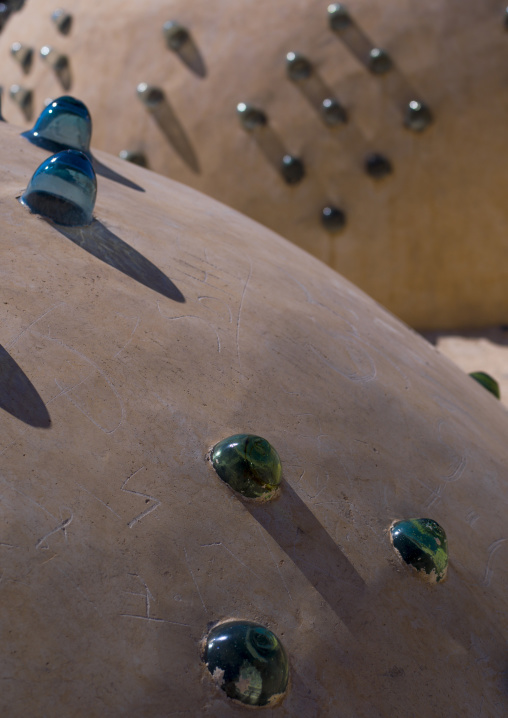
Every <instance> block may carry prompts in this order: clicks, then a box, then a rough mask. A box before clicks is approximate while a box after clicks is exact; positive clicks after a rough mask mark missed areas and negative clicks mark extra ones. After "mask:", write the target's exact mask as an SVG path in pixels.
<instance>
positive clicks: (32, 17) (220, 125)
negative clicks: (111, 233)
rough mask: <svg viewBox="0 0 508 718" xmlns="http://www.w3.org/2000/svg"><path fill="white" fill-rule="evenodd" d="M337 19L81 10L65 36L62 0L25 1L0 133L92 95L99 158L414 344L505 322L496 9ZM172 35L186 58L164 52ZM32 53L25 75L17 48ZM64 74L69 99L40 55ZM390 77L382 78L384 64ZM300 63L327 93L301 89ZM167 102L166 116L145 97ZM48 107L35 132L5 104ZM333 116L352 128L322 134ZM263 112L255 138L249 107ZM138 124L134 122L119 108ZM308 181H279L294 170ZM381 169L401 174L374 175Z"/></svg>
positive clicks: (110, 7) (378, 12)
mask: <svg viewBox="0 0 508 718" xmlns="http://www.w3.org/2000/svg"><path fill="white" fill-rule="evenodd" d="M327 5H328V2H327V1H326V0H277V1H276V2H274V0H242V1H241V2H239V1H238V0H207V2H198V3H195V2H190V1H189V0H145V2H142V3H141V2H139V0H108V2H103V0H66V3H65V9H66V10H68V11H69V12H71V13H72V15H73V23H72V29H71V31H70V32H69V34H67V35H62V34H61V33H60V32H58V30H57V28H56V27H55V25H54V24H53V23H52V21H51V17H50V16H51V13H52V12H53V11H54V9H55V0H37V1H34V0H33V1H31V2H27V3H26V4H25V7H24V9H23V10H22V11H21V12H19V13H16V14H15V15H13V17H12V19H11V20H10V21H9V23H8V25H7V26H6V28H5V31H4V32H3V33H2V35H1V36H0V63H1V67H2V74H1V81H2V84H3V85H4V88H5V92H4V102H3V113H4V116H5V117H6V118H7V119H8V120H9V121H10V122H13V123H15V124H23V126H24V127H25V128H28V127H31V126H32V124H33V121H34V119H35V117H36V116H37V115H38V113H39V112H40V111H41V110H42V107H43V102H44V101H45V100H46V99H47V98H55V97H58V96H59V95H62V94H67V93H68V92H70V93H71V94H74V95H76V96H77V97H79V98H80V99H82V100H83V101H84V102H85V103H86V104H87V105H88V106H89V108H90V111H91V114H92V118H93V123H94V132H93V144H94V146H95V147H97V148H100V149H103V150H107V151H108V152H112V153H114V154H118V153H119V152H121V151H122V150H128V151H130V152H135V153H143V154H144V155H145V157H146V161H147V162H148V166H149V167H150V168H151V169H153V170H155V171H156V172H160V173H162V174H165V175H168V176H170V177H172V178H173V179H176V180H178V181H180V182H184V183H185V184H187V185H190V186H192V187H194V188H196V189H198V190H199V191H201V192H204V193H205V194H207V195H210V196H213V197H215V198H216V199H218V200H220V201H221V202H225V203H226V204H228V205H230V206H232V207H234V208H236V209H238V210H239V211H241V212H243V213H244V214H246V215H248V216H250V217H252V218H253V219H255V220H257V221H259V222H262V223H263V224H265V225H266V226H268V227H270V228H271V229H273V230H274V231H276V232H279V233H280V234H282V235H283V236H285V237H287V238H288V239H289V240H290V241H292V242H294V243H296V244H297V245H299V246H301V247H303V248H304V249H306V250H307V251H309V252H310V253H312V254H314V256H316V257H318V258H319V259H321V260H322V261H324V262H326V263H328V264H330V266H332V267H334V268H335V269H336V270H337V271H339V272H341V274H343V275H344V276H346V277H347V278H349V279H350V280H351V281H353V282H354V283H355V284H357V285H358V286H359V287H361V288H362V289H364V290H365V291H366V292H367V293H368V294H369V295H371V296H372V297H374V298H375V299H376V300H377V301H379V302H381V303H382V304H383V305H384V306H386V307H387V308H388V309H390V310H391V311H392V312H394V313H395V314H396V315H397V316H399V317H401V318H402V319H403V320H404V321H406V322H408V323H409V324H410V325H411V326H413V327H416V328H418V329H422V330H426V329H439V328H441V329H448V328H451V327H458V326H460V327H472V326H475V327H477V326H486V325H489V324H495V323H503V322H506V317H507V315H508V293H507V292H506V291H505V287H506V285H507V282H508V264H507V263H506V262H504V261H502V259H501V258H502V257H504V253H505V247H506V231H505V228H506V224H507V222H508V205H507V203H506V197H505V191H504V188H505V187H506V186H507V185H508V164H507V163H506V161H505V148H506V146H507V145H508V125H507V123H506V122H505V117H507V116H508V93H507V92H506V84H507V82H508V77H507V69H506V67H507V65H506V62H505V57H506V46H507V33H506V29H505V24H504V19H505V18H504V16H505V8H506V3H504V4H503V2H501V1H500V0H481V1H479V0H448V1H447V2H445V3H443V2H442V1H441V0H426V1H425V2H416V1H415V0H387V1H385V2H376V1H375V0H350V2H349V3H348V2H346V5H347V6H348V8H349V11H350V14H351V18H352V20H353V24H352V26H351V27H350V29H349V30H348V31H347V32H343V33H334V32H332V30H331V29H330V28H329V25H328V19H327ZM168 20H176V21H178V22H179V23H181V24H182V25H183V26H184V27H185V28H187V30H188V32H189V33H190V35H189V37H190V41H189V42H188V43H187V44H186V45H185V46H184V47H183V48H182V49H181V51H180V52H175V51H172V50H170V49H169V48H168V47H167V44H166V41H165V38H164V36H163V33H162V27H163V24H164V23H165V22H166V21H168ZM14 42H20V43H23V44H25V45H27V46H29V47H32V48H33V49H34V53H35V54H34V60H33V63H32V67H31V69H30V71H29V72H28V73H27V74H25V73H24V72H23V70H22V67H21V66H20V64H19V62H17V61H16V60H15V59H14V57H12V56H11V45H12V44H13V43H14ZM45 45H49V46H51V47H52V48H54V51H55V52H57V53H60V54H61V55H64V56H66V57H67V58H68V62H69V68H70V74H71V83H70V87H69V89H68V90H67V89H65V88H64V85H63V84H62V81H61V79H59V77H58V75H57V74H56V73H55V72H54V70H53V69H52V68H51V66H50V65H49V64H48V63H47V62H45V61H44V60H43V59H42V58H41V57H40V56H39V51H40V49H41V48H42V47H43V46H45ZM375 46H377V47H380V48H382V49H384V50H385V51H386V52H388V53H389V55H390V57H391V59H392V62H393V66H392V69H391V70H390V71H389V72H387V73H386V74H383V75H377V74H373V73H371V72H370V71H369V70H368V69H367V66H366V59H367V57H368V54H369V50H370V49H371V48H372V47H375ZM288 52H297V53H301V54H303V55H304V56H305V57H306V58H308V60H309V61H310V62H311V63H312V66H313V74H312V76H311V77H310V78H308V79H307V80H302V81H298V82H294V81H292V80H290V79H289V78H288V77H287V71H286V65H285V58H286V54H287V53H288ZM143 82H144V83H147V84H148V85H152V86H155V87H157V88H159V89H160V90H161V91H162V93H163V95H162V96H161V97H162V98H163V99H162V100H161V102H160V104H159V105H158V106H157V107H154V108H152V110H150V109H147V107H146V106H145V105H144V104H143V103H142V102H141V101H140V100H139V99H138V97H137V94H136V87H137V86H138V84H139V83H143ZM13 83H17V84H19V85H21V86H23V87H24V88H26V89H29V90H31V91H32V92H33V118H32V119H26V120H25V116H24V114H23V112H22V110H21V109H20V107H19V106H18V105H17V104H16V103H15V102H14V101H13V100H11V98H10V97H9V88H10V86H11V85H12V84H13ZM326 97H331V98H334V99H336V100H337V101H338V102H339V103H340V104H341V105H342V106H343V107H344V109H345V111H346V113H347V115H348V118H349V121H348V123H347V124H343V125H339V126H335V127H330V126H327V125H326V124H325V123H324V122H323V119H322V115H321V111H320V109H319V108H320V103H321V100H322V99H323V98H326ZM414 99H416V100H420V101H423V102H425V103H427V104H428V106H429V107H430V109H431V112H432V115H433V118H434V121H433V123H432V124H431V125H430V126H429V127H428V128H427V129H425V131H423V132H420V133H418V132H411V131H410V130H408V129H407V128H405V127H404V113H405V108H406V106H407V104H408V103H409V102H410V101H411V100H414ZM241 102H245V103H249V104H251V105H253V106H255V107H256V108H259V109H261V110H262V111H263V112H265V113H266V116H267V118H268V125H267V126H266V127H265V128H261V129H260V128H258V130H256V131H254V132H249V131H245V130H244V129H243V128H242V126H241V124H240V121H239V118H238V117H237V113H236V106H237V104H238V103H241ZM119 107H121V108H122V111H121V112H119V111H118V108H119ZM285 152H289V153H291V154H293V155H296V156H297V157H299V158H301V159H302V161H303V162H304V165H305V168H306V175H305V178H304V179H303V180H302V181H301V182H300V183H299V184H294V185H288V184H286V183H285V182H284V181H283V179H281V176H280V171H279V169H278V166H279V163H280V160H281V157H282V155H283V153H285ZM372 153H380V154H382V155H383V156H385V157H386V158H388V160H389V161H390V162H391V164H392V167H393V172H392V174H390V175H389V176H387V177H385V178H384V179H381V180H376V179H373V178H372V177H370V176H368V175H367V173H366V172H365V169H364V163H365V161H366V158H367V157H368V156H369V155H370V154H372ZM329 204H331V205H334V206H335V207H338V208H340V209H341V210H342V211H343V212H344V213H345V215H346V219H347V223H346V226H345V227H344V229H343V230H342V231H339V232H337V233H329V232H328V231H327V230H326V229H325V228H324V227H323V226H322V225H321V219H320V214H321V211H322V209H323V207H324V206H326V205H329Z"/></svg>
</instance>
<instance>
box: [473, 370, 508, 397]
mask: <svg viewBox="0 0 508 718" xmlns="http://www.w3.org/2000/svg"><path fill="white" fill-rule="evenodd" d="M469 376H471V377H473V379H475V380H476V381H477V382H478V383H479V384H481V385H482V386H483V387H485V389H487V391H490V393H491V394H494V396H495V397H496V398H497V399H500V398H501V392H500V391H499V384H498V383H497V381H496V380H495V379H493V378H492V377H491V376H490V374H486V373H485V372H484V371H473V372H471V374H470V375H469Z"/></svg>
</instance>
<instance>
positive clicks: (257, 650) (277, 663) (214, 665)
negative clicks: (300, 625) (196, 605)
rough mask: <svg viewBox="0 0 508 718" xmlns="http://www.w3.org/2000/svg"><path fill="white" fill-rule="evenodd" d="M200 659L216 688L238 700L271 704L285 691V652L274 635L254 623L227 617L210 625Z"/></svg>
mask: <svg viewBox="0 0 508 718" xmlns="http://www.w3.org/2000/svg"><path fill="white" fill-rule="evenodd" d="M203 660H204V662H205V664H206V667H207V668H208V670H209V671H210V673H211V674H212V678H213V679H214V681H215V682H216V683H217V685H218V686H219V688H221V689H222V690H223V691H224V692H225V693H226V695H227V696H228V697H229V698H232V699H233V700H235V701H239V702H240V703H244V704H246V705H250V706H274V705H275V704H276V703H278V702H279V701H280V700H281V698H282V697H283V695H284V693H285V692H286V689H287V685H288V680H289V661H288V658H287V655H286V651H285V650H284V647H283V645H282V643H281V642H280V640H279V639H278V638H277V636H276V635H275V634H274V633H272V631H270V630H269V629H268V628H265V627H264V626H262V625H260V624H258V623H253V622H251V621H240V620H231V621H225V622H223V623H220V624H218V625H217V626H215V627H214V628H212V630H211V631H210V633H209V634H208V636H207V638H206V643H205V646H204V651H203Z"/></svg>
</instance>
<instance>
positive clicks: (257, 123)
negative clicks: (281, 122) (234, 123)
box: [236, 102, 268, 131]
mask: <svg viewBox="0 0 508 718" xmlns="http://www.w3.org/2000/svg"><path fill="white" fill-rule="evenodd" d="M236 111H237V113H238V117H239V118H240V122H241V123H242V126H243V128H244V129H246V130H250V131H252V130H255V129H256V127H264V126H265V125H267V124H268V119H267V117H266V115H265V113H264V112H263V110H259V109H258V108H257V107H253V106H252V105H247V104H246V103H245V102H239V103H238V105H237V106H236Z"/></svg>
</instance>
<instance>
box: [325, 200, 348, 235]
mask: <svg viewBox="0 0 508 718" xmlns="http://www.w3.org/2000/svg"><path fill="white" fill-rule="evenodd" d="M321 222H322V223H323V227H324V228H325V229H326V230H327V231H328V232H338V231H339V230H341V229H343V228H344V227H345V225H346V215H345V214H344V212H343V211H342V210H341V209H338V208H337V207H333V206H332V205H327V206H326V207H323V210H322V212H321Z"/></svg>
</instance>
